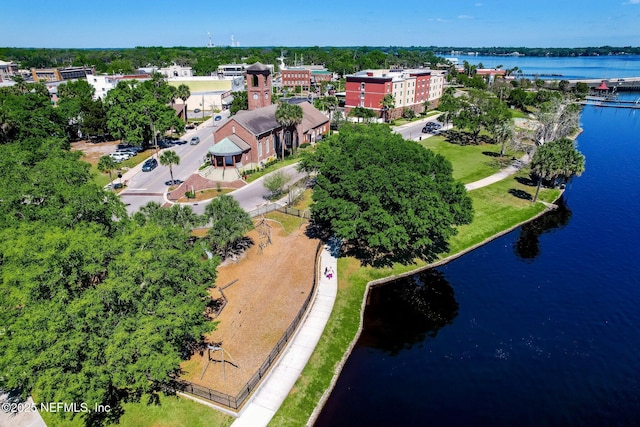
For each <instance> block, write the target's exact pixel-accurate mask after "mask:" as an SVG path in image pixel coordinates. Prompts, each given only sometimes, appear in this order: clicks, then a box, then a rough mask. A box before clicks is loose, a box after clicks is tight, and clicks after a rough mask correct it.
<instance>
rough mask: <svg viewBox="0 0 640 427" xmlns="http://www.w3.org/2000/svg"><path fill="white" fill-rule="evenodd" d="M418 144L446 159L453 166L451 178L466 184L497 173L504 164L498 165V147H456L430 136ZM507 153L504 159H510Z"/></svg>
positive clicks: (442, 139)
mask: <svg viewBox="0 0 640 427" xmlns="http://www.w3.org/2000/svg"><path fill="white" fill-rule="evenodd" d="M418 144H420V145H422V146H423V147H426V148H428V149H430V150H432V151H433V152H435V153H438V154H441V155H442V156H444V157H446V158H447V159H448V160H449V161H450V162H451V165H452V166H453V178H454V179H456V180H458V181H460V182H462V183H464V184H468V183H470V182H474V181H477V180H479V179H482V178H485V177H487V176H489V175H492V174H494V173H496V172H498V171H499V170H500V169H501V167H504V166H506V163H504V164H502V165H501V164H500V162H499V159H498V157H497V156H498V155H499V154H500V145H498V144H483V145H464V146H463V145H457V144H451V143H449V142H447V141H446V140H445V138H444V136H441V135H437V136H432V137H431V138H427V139H425V140H422V141H420V142H418ZM510 156H511V153H507V155H506V156H505V158H506V159H511V157H510Z"/></svg>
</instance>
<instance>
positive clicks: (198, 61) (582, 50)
mask: <svg viewBox="0 0 640 427" xmlns="http://www.w3.org/2000/svg"><path fill="white" fill-rule="evenodd" d="M451 51H463V52H468V51H473V52H477V53H478V54H480V55H508V54H510V53H512V52H516V51H517V52H519V53H521V54H524V55H526V56H551V57H571V56H595V55H603V56H605V55H619V54H623V53H624V54H630V55H640V47H633V46H625V47H612V46H601V47H579V48H528V47H483V48H478V47H475V48H473V47H453V46H449V47H436V46H425V47H420V46H411V47H400V46H387V47H370V46H360V47H358V46H353V47H335V46H327V47H319V46H313V47H281V46H279V47H276V46H272V47H224V46H222V47H220V46H219V47H213V48H208V47H182V46H179V47H154V46H150V47H141V46H139V47H135V48H122V49H115V48H114V49H79V48H56V49H47V48H16V47H2V48H0V58H2V60H5V61H14V62H16V63H17V64H18V65H19V67H20V68H21V69H29V68H49V67H70V66H93V67H95V68H96V71H97V72H98V73H108V74H113V73H130V72H133V71H134V70H135V69H137V68H140V67H149V66H156V67H164V66H169V65H171V64H172V63H176V64H179V65H182V66H190V67H192V68H193V71H194V74H195V75H199V76H204V75H210V74H211V73H215V71H216V69H217V67H218V66H219V65H220V64H229V63H243V62H244V63H254V62H262V63H266V64H277V63H278V62H279V61H278V59H277V58H278V57H280V55H281V54H284V56H285V58H286V60H285V62H286V63H287V64H288V65H295V64H294V62H296V61H299V62H302V61H304V63H306V64H323V65H324V66H325V67H326V68H327V69H328V70H329V71H332V72H335V73H338V74H340V75H345V74H350V73H354V72H356V71H360V70H364V69H368V68H393V67H409V68H410V67H436V66H437V64H439V63H443V62H444V60H443V56H449V55H450V52H451Z"/></svg>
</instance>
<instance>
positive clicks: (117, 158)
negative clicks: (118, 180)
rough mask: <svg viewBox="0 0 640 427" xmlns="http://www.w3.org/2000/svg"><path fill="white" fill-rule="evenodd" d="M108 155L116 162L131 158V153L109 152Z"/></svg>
mask: <svg viewBox="0 0 640 427" xmlns="http://www.w3.org/2000/svg"><path fill="white" fill-rule="evenodd" d="M109 157H111V158H112V159H113V160H115V161H116V162H121V161H123V160H127V159H130V158H131V153H117V152H116V153H111V154H109Z"/></svg>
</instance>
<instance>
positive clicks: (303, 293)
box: [181, 223, 319, 396]
mask: <svg viewBox="0 0 640 427" xmlns="http://www.w3.org/2000/svg"><path fill="white" fill-rule="evenodd" d="M271 226H272V229H271V240H272V244H271V245H269V246H267V247H266V248H264V250H263V251H262V253H261V254H260V253H259V251H260V248H259V241H260V237H259V233H258V231H257V230H253V231H252V232H251V233H249V237H251V238H252V239H253V241H254V242H255V244H254V246H252V247H251V248H250V249H249V250H248V251H247V253H246V255H245V256H244V257H243V258H242V259H241V260H239V261H238V262H237V263H236V262H230V263H227V264H226V265H223V266H220V267H219V268H218V278H217V280H216V286H218V288H215V289H211V291H210V294H211V296H212V297H213V298H214V299H217V298H219V297H220V296H221V294H220V289H219V288H222V287H224V286H226V285H229V284H230V283H231V282H233V281H235V282H234V283H233V284H231V285H230V286H229V287H227V288H226V289H225V290H224V291H223V292H224V294H225V296H226V297H227V300H228V303H227V305H226V306H225V307H224V309H223V310H222V312H221V313H220V316H219V317H217V318H216V319H215V320H216V321H219V322H220V323H219V324H218V328H217V330H216V331H214V332H213V333H212V334H211V336H210V337H208V341H209V342H220V341H222V346H223V348H224V349H225V350H226V351H227V352H228V355H230V356H231V357H232V358H233V360H232V362H233V363H234V365H236V366H234V365H231V364H225V369H224V376H223V369H222V366H223V365H222V363H221V362H220V361H221V360H222V354H221V352H216V353H212V359H215V360H218V362H214V361H212V362H211V363H210V364H209V366H208V368H207V369H206V371H205V373H204V376H203V378H202V379H200V375H201V373H202V369H203V366H204V363H206V359H205V358H206V352H205V353H204V355H203V354H198V353H196V354H195V355H194V356H193V357H191V359H190V360H187V361H185V362H183V363H182V365H181V368H182V369H183V371H184V374H183V375H182V379H185V380H188V381H191V382H193V383H196V384H200V385H202V386H205V387H208V388H211V389H215V390H218V391H221V392H224V393H227V394H230V395H232V396H235V395H236V394H238V393H239V392H240V391H241V390H242V387H243V386H244V385H245V384H246V383H247V381H248V380H249V379H250V378H251V376H252V375H253V374H255V373H256V372H257V371H258V369H259V367H260V365H262V363H263V362H264V361H265V359H266V358H267V356H268V354H269V353H270V352H271V350H272V349H273V347H274V346H275V344H276V343H277V342H278V340H279V339H280V338H281V337H282V335H283V333H284V331H285V330H286V329H287V328H288V327H289V325H290V324H291V322H292V321H293V319H294V318H295V316H296V315H297V314H298V311H299V310H300V308H301V307H302V304H303V303H304V301H305V299H306V298H307V296H308V295H309V292H310V291H311V287H312V283H313V279H314V275H315V271H314V262H315V254H316V249H317V247H318V244H319V241H318V240H315V239H310V238H308V237H307V236H305V234H304V231H305V230H304V229H305V227H301V228H300V229H298V230H296V231H295V232H293V233H291V234H287V233H286V232H285V231H284V230H283V229H282V227H281V226H279V225H277V224H273V223H272V224H271ZM236 280H237V281H236ZM228 355H227V354H225V360H227V361H229V360H230V359H229V356H228Z"/></svg>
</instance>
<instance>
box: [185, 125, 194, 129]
mask: <svg viewBox="0 0 640 427" xmlns="http://www.w3.org/2000/svg"><path fill="white" fill-rule="evenodd" d="M184 128H185V129H195V128H196V126H195V125H192V124H188V125H186V126H185V127H184Z"/></svg>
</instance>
